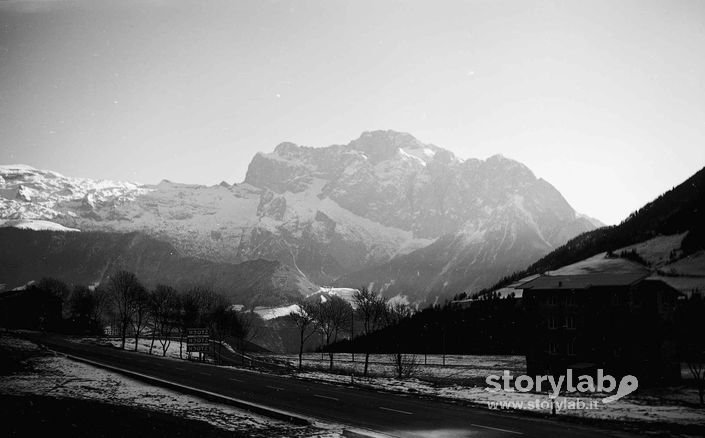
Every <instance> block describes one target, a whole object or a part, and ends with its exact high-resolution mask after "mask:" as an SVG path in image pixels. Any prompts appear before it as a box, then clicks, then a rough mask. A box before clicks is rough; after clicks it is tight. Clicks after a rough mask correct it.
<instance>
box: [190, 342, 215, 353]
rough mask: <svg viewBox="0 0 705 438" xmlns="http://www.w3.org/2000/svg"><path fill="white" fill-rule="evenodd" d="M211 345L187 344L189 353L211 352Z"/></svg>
mask: <svg viewBox="0 0 705 438" xmlns="http://www.w3.org/2000/svg"><path fill="white" fill-rule="evenodd" d="M210 351H211V349H210V345H190V344H186V352H187V353H208V352H210Z"/></svg>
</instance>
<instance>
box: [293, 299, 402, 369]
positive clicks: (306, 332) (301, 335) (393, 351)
mask: <svg viewBox="0 0 705 438" xmlns="http://www.w3.org/2000/svg"><path fill="white" fill-rule="evenodd" d="M353 303H354V304H355V306H354V307H353V306H352V305H351V304H350V303H348V302H347V301H345V300H344V299H342V298H340V297H338V296H335V295H334V296H329V297H325V298H323V297H322V299H321V300H320V301H315V302H314V301H307V300H301V301H299V303H298V306H297V309H296V310H294V311H292V312H291V313H290V314H289V319H290V320H291V321H292V322H293V324H294V326H295V327H296V330H297V335H298V339H299V365H298V367H299V370H300V369H302V364H303V351H304V344H305V343H306V341H307V340H308V339H309V338H311V337H312V336H313V335H315V334H319V335H320V336H321V338H322V347H321V348H322V350H323V351H326V352H327V353H328V358H329V363H328V366H329V369H330V370H332V369H333V359H334V354H335V352H336V351H341V350H340V343H339V340H340V339H339V337H340V335H341V334H343V333H347V334H348V335H349V338H350V339H351V338H353V337H354V336H355V334H356V333H357V334H360V335H361V336H369V335H371V334H372V333H374V332H376V331H378V330H381V329H383V328H385V327H391V326H397V325H399V324H400V323H401V322H402V321H403V320H405V319H407V318H409V317H410V316H411V315H412V314H413V309H412V308H411V307H410V306H408V305H406V304H403V303H387V301H386V300H385V299H384V298H383V297H382V296H381V295H377V294H375V293H374V292H372V291H371V290H369V289H367V288H365V287H362V288H360V289H359V290H357V291H355V293H354V295H353ZM356 323H357V326H358V328H357V329H356V328H355V324H356ZM347 342H349V340H348V341H347ZM343 345H347V343H344V344H343ZM401 347H402V344H401V343H399V342H398V343H396V344H393V345H391V346H390V348H389V349H388V350H387V351H386V352H387V353H388V354H389V356H390V360H391V361H392V364H393V365H394V369H395V372H396V374H397V376H398V377H400V378H401V377H408V374H410V373H411V371H412V369H413V365H414V363H415V362H414V358H413V357H411V356H409V355H407V354H405V352H404V351H405V350H403V349H402V348H401ZM370 352H371V349H370V348H367V349H365V351H364V354H365V365H364V371H363V375H364V376H367V375H368V370H369V359H370Z"/></svg>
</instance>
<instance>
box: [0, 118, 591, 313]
mask: <svg viewBox="0 0 705 438" xmlns="http://www.w3.org/2000/svg"><path fill="white" fill-rule="evenodd" d="M0 178H2V179H0V218H2V219H5V220H19V219H46V220H52V221H54V222H57V223H59V224H61V225H64V226H67V227H71V228H78V229H81V230H84V231H86V230H101V231H120V232H130V231H141V232H145V233H147V234H149V235H151V236H154V237H157V238H160V239H163V240H165V241H167V242H169V243H170V244H172V245H174V247H175V248H176V249H177V250H179V251H180V252H182V253H184V254H185V255H188V256H197V257H204V258H208V259H210V260H214V261H218V262H228V263H240V262H243V261H247V260H254V259H259V258H262V259H268V260H276V261H279V262H281V263H282V264H284V265H286V266H289V267H291V269H293V270H294V271H296V272H300V273H301V274H304V275H305V276H306V277H308V278H309V279H310V280H311V281H313V282H316V283H318V284H330V283H332V282H333V281H335V280H337V282H338V283H339V284H341V283H345V286H355V287H357V286H360V281H362V280H363V279H365V280H370V282H374V283H376V284H377V285H378V286H380V287H382V285H386V286H385V288H386V289H388V293H390V294H392V293H401V291H400V290H396V289H395V287H392V285H393V284H400V283H404V282H409V284H408V287H409V288H413V289H414V290H413V291H407V293H406V295H408V296H410V297H414V300H419V299H425V298H426V295H427V294H432V295H433V294H436V295H437V294H439V291H441V292H442V293H450V291H451V289H453V290H455V289H457V288H460V287H464V288H465V287H472V286H477V285H480V284H482V285H484V284H485V280H484V277H488V278H490V277H491V278H492V279H493V280H496V276H497V275H499V273H500V272H501V273H505V272H506V271H508V270H511V269H513V268H514V266H517V267H520V266H523V265H525V264H526V263H527V261H531V260H532V259H533V258H536V257H538V256H541V255H543V254H546V253H547V252H549V251H550V250H551V249H553V248H554V247H556V246H558V245H561V244H562V243H564V242H565V241H566V240H567V239H568V238H570V237H573V236H575V235H576V234H578V233H580V232H582V231H585V230H589V229H592V228H594V225H593V224H591V223H590V221H589V220H587V219H585V218H583V217H579V216H578V215H576V213H575V211H574V210H573V209H572V208H571V207H570V205H568V203H567V202H566V201H565V199H564V198H563V197H562V196H561V195H560V193H559V192H558V191H557V190H556V189H555V188H553V187H552V186H551V185H550V184H549V183H547V182H546V181H543V180H541V179H537V178H536V177H535V176H534V175H533V173H532V172H531V171H530V170H529V169H528V168H527V167H526V166H524V165H522V164H521V163H518V162H516V161H514V160H511V159H507V158H504V157H502V156H499V155H497V156H494V157H491V158H489V159H487V160H485V161H482V160H476V159H471V160H461V159H459V158H457V157H455V156H454V155H453V154H452V153H451V152H449V151H447V150H444V149H442V148H440V147H437V146H434V145H430V144H424V143H421V142H419V141H418V140H417V139H415V138H414V137H413V136H411V135H409V134H404V133H398V132H394V131H375V132H367V133H364V134H362V136H361V137H360V138H358V139H356V140H354V141H352V142H350V143H349V144H347V145H334V146H329V147H326V148H309V147H302V146H297V145H295V144H292V143H282V144H280V145H279V146H277V147H276V148H275V149H274V151H273V152H271V153H266V154H263V153H259V154H257V155H256V156H255V157H254V158H253V159H252V161H251V163H250V166H249V168H248V172H247V175H246V178H245V181H244V182H243V183H242V184H237V185H232V186H231V185H228V184H220V185H217V186H212V187H205V186H198V185H188V184H177V183H172V182H169V181H162V182H161V183H160V184H157V185H136V184H130V183H114V182H108V181H91V180H82V179H74V178H67V177H64V176H62V175H59V174H56V173H54V172H49V171H39V170H36V169H32V168H27V167H17V166H14V167H12V166H4V167H0ZM411 260H417V261H416V262H411ZM418 260H421V261H418ZM387 263H392V265H387ZM393 265H398V266H401V267H403V269H399V270H398V271H397V274H396V276H393V275H391V274H389V272H390V269H391V268H389V266H393ZM416 265H419V266H416ZM431 265H433V266H436V265H438V266H439V268H431V267H430V266H431ZM414 266H416V267H415V268H414ZM380 269H381V270H382V271H383V272H385V277H384V278H382V277H379V276H377V274H372V273H374V272H380V271H379V270H380ZM413 270H415V271H417V272H418V276H421V275H422V272H424V273H426V274H425V276H424V278H423V280H422V281H420V282H418V281H410V280H409V277H408V274H409V272H411V271H413ZM459 270H463V271H464V272H465V271H467V272H469V273H470V274H469V275H474V274H473V272H483V273H484V276H483V280H477V279H476V277H473V281H471V282H470V283H467V284H465V286H463V284H464V282H467V281H468V277H467V276H465V277H463V276H458V275H456V273H457V272H458V271H459ZM358 272H360V274H356V273H358ZM353 283H354V284H353ZM427 283H428V284H427ZM419 284H424V286H423V287H419V286H418V285H419ZM430 284H433V285H434V286H430ZM439 284H441V285H442V284H445V286H442V287H441V286H438V285H439ZM415 285H416V286H415ZM406 289H407V288H406V287H405V290H406Z"/></svg>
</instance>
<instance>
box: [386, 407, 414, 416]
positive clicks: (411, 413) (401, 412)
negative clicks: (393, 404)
mask: <svg viewBox="0 0 705 438" xmlns="http://www.w3.org/2000/svg"><path fill="white" fill-rule="evenodd" d="M379 408H380V409H383V410H385V411H390V412H398V413H400V414H406V415H414V413H413V412H406V411H399V410H396V409H392V408H385V407H384V406H380V407H379Z"/></svg>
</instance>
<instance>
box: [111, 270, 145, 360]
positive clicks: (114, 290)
mask: <svg viewBox="0 0 705 438" xmlns="http://www.w3.org/2000/svg"><path fill="white" fill-rule="evenodd" d="M107 289H108V293H109V295H110V299H111V301H112V304H113V308H114V311H115V315H116V317H117V323H118V324H119V329H120V337H121V341H122V342H121V344H120V347H121V348H123V349H124V348H125V340H126V338H127V328H128V327H129V326H130V324H131V323H132V317H133V315H134V311H135V307H134V302H135V295H136V294H137V293H138V290H140V289H143V287H142V285H141V284H140V282H139V280H137V277H135V274H133V273H132V272H128V271H117V272H116V273H115V274H113V275H112V276H111V277H110V280H108V286H107Z"/></svg>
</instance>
